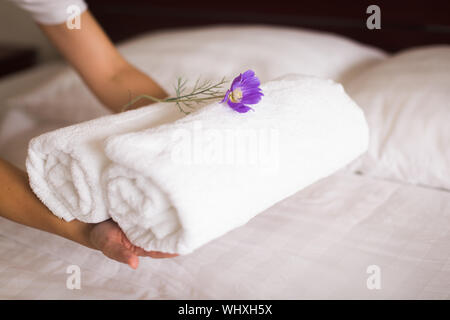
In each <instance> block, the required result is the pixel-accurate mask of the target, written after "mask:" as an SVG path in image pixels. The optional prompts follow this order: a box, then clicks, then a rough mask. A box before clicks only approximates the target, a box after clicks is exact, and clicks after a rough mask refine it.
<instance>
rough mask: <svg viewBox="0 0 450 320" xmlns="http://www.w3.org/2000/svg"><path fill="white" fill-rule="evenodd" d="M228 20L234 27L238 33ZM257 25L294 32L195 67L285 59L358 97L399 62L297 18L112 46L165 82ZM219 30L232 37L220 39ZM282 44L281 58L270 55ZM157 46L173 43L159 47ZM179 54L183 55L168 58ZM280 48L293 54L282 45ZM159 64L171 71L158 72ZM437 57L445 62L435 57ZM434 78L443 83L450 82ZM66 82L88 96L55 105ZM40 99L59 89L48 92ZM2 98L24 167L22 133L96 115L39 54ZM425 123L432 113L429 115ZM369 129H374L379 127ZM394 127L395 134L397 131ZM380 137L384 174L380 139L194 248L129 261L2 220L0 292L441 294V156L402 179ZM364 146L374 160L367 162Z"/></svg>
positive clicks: (62, 72) (61, 69)
mask: <svg viewBox="0 0 450 320" xmlns="http://www.w3.org/2000/svg"><path fill="white" fill-rule="evenodd" d="M113 8H114V7H113ZM237 28H238V29H237ZM236 31H242V32H239V35H236ZM213 34H214V35H215V36H214V39H216V40H214V41H212V42H208V43H207V44H205V43H204V39H205V38H208V37H209V38H211V36H212V35H213ZM261 34H264V35H265V37H266V38H264V39H273V40H274V41H280V43H279V47H280V48H283V47H284V48H285V47H286V46H287V44H288V43H291V42H292V39H293V38H294V37H301V39H302V40H303V41H302V43H301V44H299V47H298V48H297V47H295V46H294V47H291V48H290V50H279V51H277V50H275V49H273V50H272V51H271V52H266V55H265V56H264V55H263V56H260V59H259V60H258V59H256V58H254V57H251V56H250V57H249V56H245V55H238V53H233V52H229V53H228V54H227V55H224V56H223V57H222V58H223V59H222V60H221V61H222V62H223V64H222V65H221V66H217V68H218V69H214V68H210V69H208V68H203V69H202V71H203V74H204V75H206V76H207V77H214V76H216V75H217V74H220V73H221V72H225V70H233V72H234V70H238V69H239V68H240V67H241V66H242V65H247V64H253V66H254V67H255V68H258V69H259V70H261V75H262V78H263V80H264V79H270V78H271V77H274V76H277V75H279V74H282V73H286V72H287V71H298V72H304V73H310V74H315V75H318V76H322V77H328V78H333V79H335V80H337V81H340V82H342V83H344V88H345V89H346V90H347V91H348V92H349V93H350V95H351V96H352V97H355V99H357V101H359V100H360V101H364V99H365V98H366V95H365V94H360V92H362V91H361V90H362V89H361V88H359V87H358V86H359V85H361V83H367V85H368V86H375V84H377V83H380V82H383V81H381V80H380V81H375V80H377V78H376V76H377V75H378V74H377V72H378V73H380V74H382V75H383V74H385V73H387V72H388V71H386V70H390V69H392V68H393V65H395V66H397V65H398V61H396V60H395V59H394V60H393V61H394V62H393V63H392V64H386V67H383V66H381V67H380V65H381V64H383V63H385V62H386V61H387V60H388V59H390V58H391V54H389V53H387V52H386V51H384V50H382V49H379V48H375V47H371V46H366V45H362V44H360V43H357V42H354V41H352V40H349V39H347V38H343V37H340V36H335V35H330V34H328V33H321V32H316V31H310V30H306V29H297V28H295V29H292V28H282V27H268V26H260V25H257V26H248V25H247V26H232V27H230V26H216V27H207V28H193V29H186V30H182V31H161V32H160V31H158V32H156V33H150V34H145V35H142V36H140V37H137V38H134V39H132V40H129V41H127V42H125V43H122V44H121V46H120V50H121V51H122V52H123V53H124V54H125V56H127V58H128V59H129V60H131V61H132V62H133V63H135V64H136V65H138V66H139V67H141V68H142V69H143V70H144V71H146V72H149V73H151V74H152V76H154V77H155V78H156V79H158V81H160V82H161V84H162V85H163V86H165V87H166V88H170V85H171V83H172V82H173V78H174V76H175V75H176V74H178V73H180V72H182V73H183V74H185V75H188V76H189V75H194V74H195V72H198V70H199V69H198V68H199V67H200V65H203V66H204V65H205V61H206V65H208V63H209V65H212V63H214V61H215V59H212V61H208V60H207V57H211V56H214V57H216V59H217V54H218V53H220V52H223V47H224V46H227V43H228V41H231V40H233V41H235V42H236V43H242V44H244V43H246V42H245V37H253V38H256V39H261V37H260V36H257V37H255V35H261ZM230 35H233V37H232V39H231V40H230ZM280 35H283V36H282V37H280ZM276 39H278V40H276ZM318 39H320V40H318ZM196 41H197V42H196ZM247 43H248V42H247ZM252 46H253V47H252ZM264 46H265V43H258V41H254V42H252V43H251V44H250V45H249V47H248V48H249V50H250V49H251V48H262V47H264ZM302 46H303V47H302ZM314 46H315V47H314ZM275 47H276V46H275ZM151 48H153V49H151ZM199 48H200V49H199ZM308 48H309V49H308ZM318 48H320V49H318ZM329 48H339V49H336V50H335V51H334V55H333V58H331V59H328V60H325V59H324V57H326V56H327V55H328V56H329V54H328V52H329V51H328V50H330V49H329ZM432 50H435V51H436V52H434V51H433V52H434V53H433V54H436V55H439V54H442V55H443V57H442V59H443V60H442V61H444V62H448V59H447V58H448V50H449V48H448V46H446V47H439V48H432ZM143 51H144V52H145V54H142V52H143ZM269 51H270V50H269ZM281 51H283V52H285V53H284V54H285V56H282V57H280V54H281ZM162 52H170V53H169V54H167V55H164V56H162V54H161V53H162ZM180 52H182V54H183V57H184V60H182V59H177V58H178V57H179V56H180ZM212 52H214V53H215V54H216V55H213V54H212ZM290 52H295V54H293V55H292V56H289V53H290ZM442 52H443V53H442ZM233 54H236V55H233ZM407 54H408V53H407ZM414 54H416V55H419V56H420V54H422V55H426V56H428V55H430V53H428V52H426V53H422V51H420V52H419V53H414V52H413V54H412V55H413V58H414ZM200 57H203V58H205V59H206V60H203V59H200ZM227 57H228V59H229V60H227ZM275 57H278V59H277V60H276V61H277V62H276V63H268V61H269V62H270V61H274V59H275ZM408 57H410V56H408ZM413 58H410V60H408V59H406V60H408V61H406V62H405V65H404V66H403V67H402V68H400V67H398V69H395V68H394V69H395V72H398V70H403V69H407V67H408V63H413V62H414V61H415V60H414V59H413ZM419 58H420V57H419ZM270 59H272V60H270ZM333 59H334V60H333ZM399 59H400V58H399ZM420 59H422V58H420ZM152 60H153V61H157V63H152V62H151V61H152ZM324 61H328V62H324ZM402 61H405V60H402ZM411 61H413V62H411ZM433 61H434V60H433ZM228 62H229V63H230V64H229V65H228V64H227V63H228ZM430 63H431V62H430ZM169 66H171V67H172V69H171V71H170V72H169V73H168V72H167V70H168V68H169ZM441 67H442V66H437V67H435V68H441ZM445 67H446V68H447V67H449V66H448V65H447V64H445ZM220 68H223V69H220ZM377 68H378V69H377ZM366 70H374V71H373V73H372V75H373V77H369V76H366V77H364V76H361V77H360V78H358V77H359V74H361V73H363V72H365V71H366ZM406 76H407V77H410V76H411V75H409V74H408V75H406ZM430 77H431V76H430ZM374 78H376V79H375V80H373V79H374ZM37 80H39V83H37V82H38V81H37ZM445 84H446V85H447V88H448V86H449V85H450V84H449V83H448V82H445ZM399 85H400V84H399ZM380 90H381V89H380ZM68 94H77V96H78V97H80V100H78V103H79V104H80V103H81V104H83V105H84V106H85V108H80V109H79V110H78V111H77V112H75V113H74V112H73V110H74V108H73V106H72V105H70V103H60V101H62V98H63V97H67V95H68ZM368 94H369V93H367V95H368ZM371 94H373V92H371ZM48 97H56V98H55V99H54V100H57V102H52V101H51V99H50V100H49V98H48ZM44 102H45V103H46V107H45V108H46V109H45V108H44V107H43V103H44ZM444 107H445V108H447V105H444ZM0 110H1V113H0V114H1V126H0V156H1V157H2V158H5V159H7V160H9V161H11V162H13V163H14V164H15V165H17V166H19V167H21V168H23V167H24V159H25V156H26V147H27V143H28V141H29V139H30V138H32V137H33V136H36V135H38V134H40V133H43V132H46V131H50V130H53V129H55V128H58V127H62V126H65V125H68V124H70V123H73V122H80V121H84V120H87V119H91V118H94V117H98V116H101V115H104V114H106V113H107V111H106V110H105V109H104V108H103V107H102V106H100V105H99V104H98V102H96V100H95V99H94V98H93V97H92V96H90V94H89V92H88V91H87V89H86V88H85V87H83V85H82V83H81V81H80V80H79V79H78V78H77V76H76V75H75V74H74V73H73V71H72V70H70V69H69V68H68V67H67V66H66V65H64V64H63V63H52V64H48V65H42V66H39V67H37V68H35V69H33V70H31V71H27V72H25V73H22V74H19V75H16V76H14V77H10V78H7V79H5V80H3V81H1V82H0ZM55 110H58V112H55ZM70 110H72V111H70ZM368 115H370V113H368ZM443 115H444V117H443V118H442V117H441V118H442V119H441V120H439V119H438V120H434V121H444V120H446V119H447V118H445V117H448V112H447V113H443ZM371 119H372V118H371ZM433 119H434V118H433ZM375 120H378V119H374V120H373V121H375ZM413 120H414V119H413ZM413 120H411V121H413ZM414 121H415V120H414ZM369 123H370V121H369ZM410 123H414V122H410ZM436 126H438V127H439V126H442V123H441V122H437V123H436ZM375 131H376V130H375ZM376 132H378V131H376ZM379 133H380V135H381V134H384V133H383V131H382V130H381V131H379ZM447 133H448V131H445V130H443V131H441V132H440V133H439V134H443V135H444V137H443V141H444V142H445V141H448V138H449V136H446V134H447ZM436 134H438V133H436ZM389 136H390V137H392V136H394V138H395V137H396V136H395V132H394V133H392V132H390V133H389ZM403 139H406V138H405V134H403ZM430 139H433V137H430ZM386 141H391V140H386ZM392 141H395V139H393V140H392ZM404 141H405V140H404ZM439 141H441V140H439ZM423 143H426V141H424V142H423ZM382 146H384V147H385V149H384V151H386V150H387V151H390V152H391V153H389V154H388V155H389V156H390V158H389V159H390V160H391V162H390V163H391V164H392V166H394V167H395V170H394V169H393V170H392V172H389V170H387V171H388V172H387V173H385V174H384V175H383V174H380V172H382V173H384V172H385V171H386V170H384V168H378V169H377V170H375V169H373V170H371V169H368V166H369V165H368V164H371V162H370V161H372V162H376V163H378V162H377V161H376V160H377V159H375V158H376V156H379V154H378V153H377V152H378V151H379V150H380V149H379V148H378V149H376V150H373V152H372V153H371V152H370V150H369V154H368V156H366V159H359V160H358V161H359V162H358V161H356V162H355V163H352V165H350V166H349V167H346V168H343V169H342V170H340V171H339V172H337V173H335V174H333V175H331V176H329V177H327V178H325V179H322V180H320V181H319V182H317V183H315V184H313V185H311V186H309V187H307V188H306V189H304V190H301V191H299V192H298V193H296V194H295V195H293V196H291V197H289V198H287V199H285V200H284V201H282V202H279V203H278V204H276V205H274V206H273V207H271V208H270V209H268V210H266V211H265V212H263V213H261V214H259V215H258V216H257V217H255V218H253V219H252V220H251V221H250V222H249V223H247V224H246V225H245V226H242V227H240V228H237V229H235V230H233V231H231V232H229V233H227V234H226V235H225V236H222V237H220V238H218V239H216V240H214V241H212V242H210V243H209V244H207V245H205V246H203V247H201V248H200V249H198V250H196V251H195V252H194V253H192V254H189V255H186V256H180V257H176V258H174V259H167V260H152V259H141V265H140V267H139V269H138V270H137V271H132V270H131V269H129V268H128V267H127V266H124V265H121V264H119V263H116V262H114V261H112V260H109V259H106V258H105V257H104V256H103V255H102V254H101V253H99V252H96V251H94V250H91V249H88V248H84V247H81V246H79V245H77V244H75V243H73V242H70V241H68V240H65V239H62V238H60V237H57V236H54V235H51V234H47V233H44V232H41V231H38V230H34V229H31V228H28V227H25V226H21V225H18V224H15V223H13V222H10V221H7V220H5V219H1V220H0V297H1V298H3V299H55V298H57V299H449V298H450V227H449V221H450V192H449V189H448V184H447V183H448V181H449V179H448V178H449V175H448V172H449V171H448V170H449V168H448V164H447V165H446V166H447V169H446V170H447V171H445V166H444V169H441V168H440V169H439V170H440V171H439V173H440V176H439V175H438V176H439V177H438V178H436V177H435V176H434V175H433V174H432V170H431V169H430V175H429V176H427V175H423V176H421V179H420V180H418V181H417V179H416V180H414V179H409V180H408V179H407V178H408V177H411V174H410V172H408V170H407V169H405V166H406V165H404V164H399V163H398V162H396V161H403V160H404V159H400V158H401V157H398V156H397V158H395V157H394V156H392V152H393V151H392V150H393V149H396V146H395V145H394V146H389V144H387V143H384V144H382ZM430 148H431V147H430ZM436 148H438V147H436ZM430 150H431V151H433V150H434V149H430ZM439 150H442V149H439ZM387 151H386V152H387ZM400 151H402V150H400ZM409 151H410V150H409V149H407V150H406V151H405V152H409ZM425 151H427V150H425ZM431 151H430V152H431ZM434 151H435V150H434ZM371 155H372V158H374V159H375V160H373V159H372V160H371V158H370V156H371ZM447 156H448V154H446V153H442V155H440V156H438V157H436V159H437V160H436V161H440V162H441V163H442V162H445V159H448V158H446V157H447ZM380 157H381V156H380ZM413 158H414V157H413ZM380 159H381V160H380V161H379V162H380V163H382V164H383V163H385V159H382V157H381V158H380ZM378 160H379V159H378ZM361 162H363V163H361ZM417 163H419V162H417ZM429 163H430V162H429ZM402 165H403V166H402ZM408 168H409V167H408ZM421 168H422V167H421ZM414 170H416V171H417V170H418V169H417V168H414ZM414 170H413V171H414ZM431 176H432V177H431ZM71 265H77V266H79V267H80V269H81V272H82V280H81V290H68V289H67V287H66V279H67V277H68V273H67V268H68V267H69V266H71ZM374 268H375V269H374ZM373 270H378V271H379V277H380V278H379V280H380V281H379V286H378V287H376V288H373V287H372V286H371V285H370V283H369V282H370V281H371V279H372V278H371V277H372V276H373Z"/></svg>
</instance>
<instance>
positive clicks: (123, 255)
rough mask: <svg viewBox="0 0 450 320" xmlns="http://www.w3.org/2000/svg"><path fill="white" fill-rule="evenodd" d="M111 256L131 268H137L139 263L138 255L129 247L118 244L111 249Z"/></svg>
mask: <svg viewBox="0 0 450 320" xmlns="http://www.w3.org/2000/svg"><path fill="white" fill-rule="evenodd" d="M111 257H112V258H113V259H114V260H116V261H119V262H122V263H126V264H128V265H129V266H130V267H131V268H133V269H137V267H138V265H139V258H138V256H137V255H136V254H135V253H133V252H132V251H131V250H129V249H125V248H123V247H122V246H118V247H116V248H115V250H114V251H113V253H112V255H111Z"/></svg>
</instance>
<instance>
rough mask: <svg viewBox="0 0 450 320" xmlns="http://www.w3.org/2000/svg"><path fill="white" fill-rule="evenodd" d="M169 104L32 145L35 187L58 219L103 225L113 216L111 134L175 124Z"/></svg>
mask: <svg viewBox="0 0 450 320" xmlns="http://www.w3.org/2000/svg"><path fill="white" fill-rule="evenodd" d="M177 117H180V115H179V112H177V111H176V110H175V109H174V108H172V107H171V106H168V105H162V104H158V105H152V106H149V107H146V108H142V109H139V110H133V111H129V112H125V113H122V114H116V115H111V116H106V117H103V118H99V119H95V120H91V121H87V122H84V123H81V124H77V125H72V126H69V127H65V128H62V129H58V130H55V131H52V132H49V133H45V134H43V135H41V136H38V137H36V138H34V139H32V140H31V141H30V144H29V148H28V158H27V160H26V167H27V172H28V176H29V180H30V185H31V187H32V189H33V191H34V192H35V193H36V195H37V196H38V197H39V198H40V199H41V201H42V202H43V203H44V204H45V205H46V206H47V207H48V208H49V209H50V210H51V211H52V212H53V213H54V214H55V215H56V216H58V217H60V218H64V219H65V220H67V221H71V220H73V219H74V218H76V219H78V220H81V221H84V222H101V221H104V220H106V219H108V218H109V215H108V211H107V208H106V206H105V201H104V192H103V189H104V188H103V187H102V184H101V180H100V178H101V173H102V171H103V169H104V168H105V166H107V164H108V162H109V160H108V159H107V158H106V157H105V153H104V149H103V142H104V140H105V139H106V138H107V137H109V136H111V135H112V134H119V133H125V132H130V131H133V130H142V129H144V128H149V127H151V126H155V125H159V124H162V123H164V122H167V121H172V120H174V119H176V118H177Z"/></svg>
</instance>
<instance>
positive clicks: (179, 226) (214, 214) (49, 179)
mask: <svg viewBox="0 0 450 320" xmlns="http://www.w3.org/2000/svg"><path fill="white" fill-rule="evenodd" d="M261 89H262V91H263V92H264V97H263V99H262V100H261V102H259V103H258V104H257V105H255V106H254V111H249V112H247V113H244V114H241V113H238V112H236V111H234V110H232V109H231V108H229V107H228V106H226V105H225V104H222V103H220V102H217V103H212V104H210V105H207V106H205V107H202V108H201V109H199V110H197V111H195V112H193V113H192V114H189V115H187V116H184V115H183V114H182V113H181V112H179V111H177V109H176V108H172V106H170V105H167V104H164V103H161V104H154V105H150V106H148V107H145V108H141V109H138V110H132V111H128V112H124V113H121V114H116V115H111V116H106V117H102V118H98V119H95V120H91V121H88V122H84V123H80V124H76V125H73V126H70V127H66V128H62V129H59V130H56V131H53V132H49V133H46V134H44V135H41V136H39V137H36V138H34V139H33V140H32V141H31V142H30V145H29V151H28V159H27V171H28V174H29V179H30V185H31V187H32V189H33V191H34V192H35V193H36V195H37V196H38V197H39V198H40V199H41V201H42V202H43V203H44V204H45V205H47V207H48V208H49V209H50V210H51V211H52V212H53V213H54V214H55V215H56V216H58V217H60V218H63V219H65V220H67V221H70V220H73V219H78V220H81V221H84V222H90V223H97V222H101V221H104V220H106V219H109V218H112V219H113V220H114V221H116V222H117V223H118V225H119V226H120V227H121V229H122V230H123V231H124V232H125V234H126V235H127V237H128V238H129V239H130V241H131V242H132V243H134V244H135V245H137V246H139V247H142V248H144V249H145V250H155V251H162V252H168V253H179V254H186V253H189V252H192V251H193V250H195V249H196V248H198V247H200V246H201V245H203V244H205V243H207V242H208V241H210V240H212V239H214V238H217V237H219V236H221V235H223V234H225V233H226V232H228V231H230V230H232V229H234V228H236V227H238V226H241V225H243V224H245V223H246V222H247V221H249V220H250V219H251V218H252V217H254V216H255V215H257V214H258V213H260V212H262V211H264V210H265V209H267V208H269V207H270V206H272V205H274V204H275V203H277V202H279V201H281V200H283V199H284V198H286V197H288V196H290V195H292V194H294V193H295V192H297V191H299V190H301V189H302V188H304V187H306V186H308V185H310V184H312V183H314V182H315V181H317V180H319V179H321V178H323V177H326V176H328V175H330V174H332V173H334V172H335V171H337V170H338V169H340V168H342V167H343V166H345V165H346V164H348V163H349V162H350V161H352V160H353V159H355V158H356V157H358V156H359V155H360V154H362V153H363V152H364V151H366V149H367V145H368V128H367V124H366V121H365V118H364V115H363V112H362V111H361V109H360V108H359V107H358V106H357V105H356V104H355V103H354V102H353V101H352V100H351V99H350V98H349V97H348V96H347V95H346V93H345V92H344V90H343V88H342V86H341V85H340V84H337V83H335V82H333V81H331V80H323V79H319V78H314V77H309V76H301V75H288V76H285V77H282V78H279V79H276V80H273V81H270V82H266V83H264V84H263V85H262V86H261Z"/></svg>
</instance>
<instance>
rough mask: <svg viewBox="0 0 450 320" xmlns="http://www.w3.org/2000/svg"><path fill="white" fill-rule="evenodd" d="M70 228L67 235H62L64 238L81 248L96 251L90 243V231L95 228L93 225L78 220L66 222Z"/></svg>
mask: <svg viewBox="0 0 450 320" xmlns="http://www.w3.org/2000/svg"><path fill="white" fill-rule="evenodd" d="M68 223H69V224H70V227H69V228H67V233H66V234H65V235H63V236H64V237H65V238H67V239H69V240H72V241H75V242H77V243H79V244H81V245H83V246H86V247H88V248H91V249H97V248H96V247H95V246H94V245H93V243H92V241H91V236H90V235H91V231H92V228H93V227H94V226H95V224H93V223H85V222H81V221H78V220H73V221H71V222H68Z"/></svg>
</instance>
